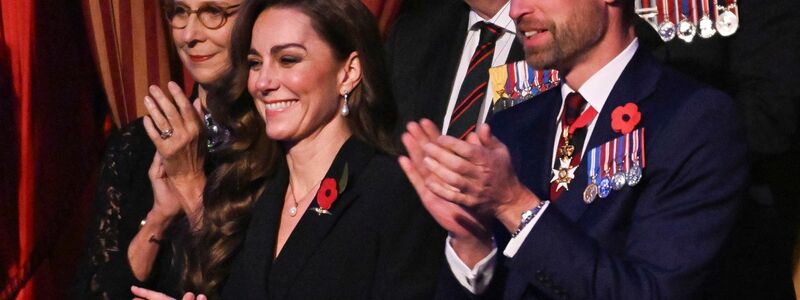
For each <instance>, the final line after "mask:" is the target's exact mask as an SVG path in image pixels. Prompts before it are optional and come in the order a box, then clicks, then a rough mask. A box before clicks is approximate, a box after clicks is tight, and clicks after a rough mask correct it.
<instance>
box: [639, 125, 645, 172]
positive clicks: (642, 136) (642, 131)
mask: <svg viewBox="0 0 800 300" xmlns="http://www.w3.org/2000/svg"><path fill="white" fill-rule="evenodd" d="M639 131H641V138H640V139H639V142H638V143H637V144H639V145H640V147H639V148H640V149H641V150H640V152H641V154H642V169H644V166H645V163H644V128H640V129H639Z"/></svg>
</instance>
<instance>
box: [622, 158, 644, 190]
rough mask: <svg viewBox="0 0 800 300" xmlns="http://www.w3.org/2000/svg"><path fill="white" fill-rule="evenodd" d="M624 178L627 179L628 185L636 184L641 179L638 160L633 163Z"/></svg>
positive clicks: (640, 168)
mask: <svg viewBox="0 0 800 300" xmlns="http://www.w3.org/2000/svg"><path fill="white" fill-rule="evenodd" d="M625 179H627V181H628V186H636V185H637V184H638V183H639V181H640V180H642V167H640V166H639V163H638V162H634V163H633V165H632V166H631V168H630V170H628V174H627V176H626V178H625Z"/></svg>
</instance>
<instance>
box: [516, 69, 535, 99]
mask: <svg viewBox="0 0 800 300" xmlns="http://www.w3.org/2000/svg"><path fill="white" fill-rule="evenodd" d="M514 65H515V68H514V69H515V71H516V74H517V85H516V87H515V88H516V90H517V93H518V94H519V98H520V99H518V100H517V102H516V103H514V104H515V105H516V104H518V103H519V102H522V101H525V100H528V99H530V98H533V93H532V90H531V83H530V81H529V80H530V79H532V78H531V76H529V75H530V72H531V71H533V68H529V67H528V64H525V63H523V64H520V63H516V64H514ZM534 73H535V72H534Z"/></svg>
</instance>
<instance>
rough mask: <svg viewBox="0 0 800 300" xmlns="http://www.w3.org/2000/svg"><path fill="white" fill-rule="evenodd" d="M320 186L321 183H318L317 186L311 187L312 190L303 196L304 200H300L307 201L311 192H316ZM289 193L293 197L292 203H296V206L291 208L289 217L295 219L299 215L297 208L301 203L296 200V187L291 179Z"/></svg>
mask: <svg viewBox="0 0 800 300" xmlns="http://www.w3.org/2000/svg"><path fill="white" fill-rule="evenodd" d="M319 184H320V183H319V182H317V184H315V185H314V186H313V187H311V189H309V190H308V192H306V194H305V195H304V196H303V198H300V200H305V199H306V198H308V195H309V194H311V191H313V190H315V189H316V188H317V187H318V186H319ZM289 193H290V194H291V195H292V202H294V205H292V207H289V216H291V217H294V216H296V215H297V207H298V206H300V202H298V201H297V198H295V196H294V186H293V185H292V179H291V177H290V178H289Z"/></svg>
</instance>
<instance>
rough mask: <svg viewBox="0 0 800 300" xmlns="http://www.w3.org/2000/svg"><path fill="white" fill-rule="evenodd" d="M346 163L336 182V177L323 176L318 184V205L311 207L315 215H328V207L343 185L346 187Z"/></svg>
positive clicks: (341, 190) (342, 189)
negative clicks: (340, 176)
mask: <svg viewBox="0 0 800 300" xmlns="http://www.w3.org/2000/svg"><path fill="white" fill-rule="evenodd" d="M347 172H348V170H347V164H345V165H344V171H343V172H342V178H340V179H339V181H338V182H337V181H336V179H333V178H330V177H328V178H325V179H323V180H322V183H321V184H320V186H319V191H317V204H318V205H319V207H314V208H312V209H313V210H314V211H315V212H317V215H330V214H331V212H330V209H331V207H332V206H333V202H335V201H336V199H337V198H338V197H339V194H341V193H342V192H343V191H344V189H345V187H347Z"/></svg>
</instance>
